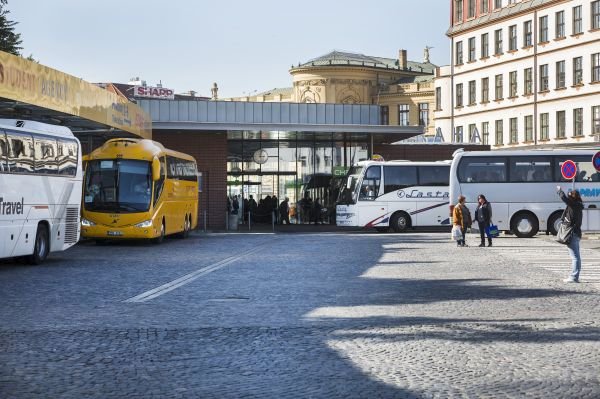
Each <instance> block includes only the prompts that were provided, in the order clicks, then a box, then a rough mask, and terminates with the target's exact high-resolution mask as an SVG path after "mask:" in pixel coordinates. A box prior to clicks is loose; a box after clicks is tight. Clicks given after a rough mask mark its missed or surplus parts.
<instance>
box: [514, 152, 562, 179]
mask: <svg viewBox="0 0 600 399" xmlns="http://www.w3.org/2000/svg"><path fill="white" fill-rule="evenodd" d="M552 180H553V179H552V158H551V157H541V156H536V157H533V159H532V157H510V181H511V183H542V182H550V181H552Z"/></svg>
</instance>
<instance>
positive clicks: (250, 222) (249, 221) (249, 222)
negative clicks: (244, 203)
mask: <svg viewBox="0 0 600 399" xmlns="http://www.w3.org/2000/svg"><path fill="white" fill-rule="evenodd" d="M251 215H252V214H251V213H250V212H248V231H250V230H251V229H250V225H251V224H252V221H251V220H250V219H252V218H251Z"/></svg>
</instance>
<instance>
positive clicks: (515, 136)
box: [508, 118, 519, 144]
mask: <svg viewBox="0 0 600 399" xmlns="http://www.w3.org/2000/svg"><path fill="white" fill-rule="evenodd" d="M508 122H509V129H510V131H509V133H510V142H509V144H517V142H518V141H519V131H518V124H517V118H510V119H509V120H508Z"/></svg>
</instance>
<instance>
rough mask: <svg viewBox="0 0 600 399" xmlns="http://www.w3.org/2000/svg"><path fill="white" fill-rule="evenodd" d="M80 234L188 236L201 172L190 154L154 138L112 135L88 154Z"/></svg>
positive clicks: (111, 237) (194, 221)
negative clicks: (166, 145)
mask: <svg viewBox="0 0 600 399" xmlns="http://www.w3.org/2000/svg"><path fill="white" fill-rule="evenodd" d="M84 161H85V177H84V183H83V204H82V207H81V211H82V214H81V216H82V217H81V235H82V237H84V238H90V239H95V240H96V241H97V242H102V241H104V240H118V239H153V240H154V241H155V242H157V243H160V242H162V240H163V239H164V237H165V236H167V235H170V234H179V235H180V236H181V237H183V238H185V237H187V236H188V234H189V232H190V230H192V229H195V228H196V225H197V223H198V172H197V168H196V161H195V160H194V158H193V157H192V156H190V155H186V154H182V153H180V152H176V151H171V150H168V149H166V148H164V147H163V146H162V145H161V144H160V143H157V142H156V141H152V140H139V139H130V138H121V139H113V140H109V141H107V142H106V143H105V144H104V145H103V146H102V147H100V148H98V149H96V150H94V151H93V152H92V153H90V154H89V155H87V156H86V157H85V158H84Z"/></svg>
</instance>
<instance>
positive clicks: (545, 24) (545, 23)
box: [539, 15, 548, 43]
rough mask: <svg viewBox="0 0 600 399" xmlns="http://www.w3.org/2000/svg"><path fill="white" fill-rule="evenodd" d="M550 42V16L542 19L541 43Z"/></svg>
mask: <svg viewBox="0 0 600 399" xmlns="http://www.w3.org/2000/svg"><path fill="white" fill-rule="evenodd" d="M547 41H548V16H547V15H544V16H543V17H540V41H539V42H540V43H546V42H547Z"/></svg>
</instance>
